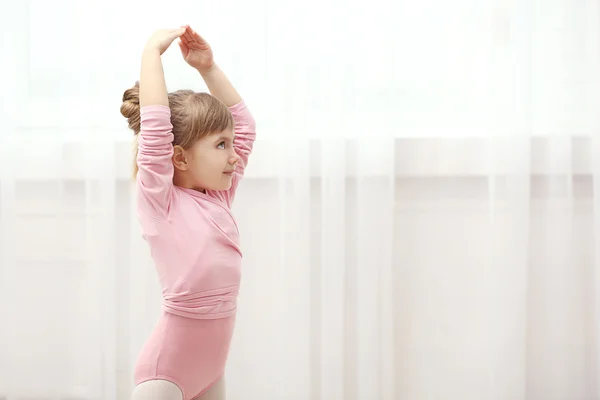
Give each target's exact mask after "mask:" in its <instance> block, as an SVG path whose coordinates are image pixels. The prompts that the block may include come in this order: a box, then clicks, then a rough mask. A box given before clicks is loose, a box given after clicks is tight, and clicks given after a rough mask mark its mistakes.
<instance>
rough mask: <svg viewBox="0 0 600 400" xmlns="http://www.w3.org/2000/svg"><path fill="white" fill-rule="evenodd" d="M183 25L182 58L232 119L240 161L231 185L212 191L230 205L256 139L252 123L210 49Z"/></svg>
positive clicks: (252, 119) (235, 145) (242, 102)
mask: <svg viewBox="0 0 600 400" xmlns="http://www.w3.org/2000/svg"><path fill="white" fill-rule="evenodd" d="M185 28H186V31H185V33H184V34H183V35H182V36H181V42H180V43H179V47H180V48H181V53H182V55H183V58H184V59H185V61H186V62H187V63H188V64H189V65H190V66H192V67H194V68H195V69H196V70H198V72H199V73H200V75H201V76H202V79H204V82H205V83H206V86H207V87H208V90H209V91H210V93H211V94H212V95H213V96H215V97H216V98H217V99H219V100H221V101H222V102H223V103H224V104H225V105H226V106H227V107H229V110H230V111H231V114H232V115H233V119H234V121H235V139H234V142H233V146H234V148H235V151H236V153H237V154H238V155H239V156H240V161H239V162H238V163H237V165H236V170H235V174H234V176H233V180H232V183H231V188H230V189H229V190H227V191H224V192H216V193H215V195H216V196H218V197H220V198H221V199H222V200H223V201H225V202H226V203H227V204H228V205H229V206H231V204H232V203H233V198H234V197H235V191H236V189H237V186H238V184H239V182H240V180H241V179H242V177H243V176H244V171H245V169H246V166H247V165H248V158H249V157H250V153H252V148H253V146H254V141H255V139H256V122H255V120H254V117H253V116H252V114H251V113H250V110H249V109H248V107H247V106H246V104H245V102H244V101H243V100H242V97H241V96H240V95H239V93H238V92H237V90H236V89H235V87H234V86H233V85H232V84H231V82H230V81H229V79H227V76H225V74H224V73H223V71H222V70H221V69H220V68H219V66H218V65H217V64H215V62H214V60H213V53H212V49H211V48H210V45H209V44H208V42H206V40H204V39H203V38H202V37H201V36H200V35H198V33H196V32H195V31H194V30H193V29H192V28H190V26H189V25H186V26H185Z"/></svg>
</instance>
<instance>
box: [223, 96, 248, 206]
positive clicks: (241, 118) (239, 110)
mask: <svg viewBox="0 0 600 400" xmlns="http://www.w3.org/2000/svg"><path fill="white" fill-rule="evenodd" d="M229 110H230V111H231V114H232V115H233V119H234V121H235V127H234V131H235V139H234V141H233V147H234V149H235V151H236V153H237V154H238V155H239V156H240V160H239V161H238V163H237V165H236V169H235V172H234V175H233V179H232V182H231V188H229V190H225V191H220V192H212V194H213V195H214V196H215V197H218V198H220V199H221V200H222V201H223V202H225V204H227V206H229V207H231V205H232V204H233V199H234V197H235V192H236V190H237V187H238V185H239V183H240V181H241V180H242V178H243V176H244V172H245V170H246V166H247V165H248V158H249V157H250V154H251V153H252V148H253V147H254V141H255V140H256V121H255V120H254V117H253V116H252V114H251V113H250V110H249V109H248V107H247V105H246V103H245V102H244V101H242V102H240V103H238V104H236V105H234V106H231V107H229Z"/></svg>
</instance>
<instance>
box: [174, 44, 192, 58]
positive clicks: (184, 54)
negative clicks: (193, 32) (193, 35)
mask: <svg viewBox="0 0 600 400" xmlns="http://www.w3.org/2000/svg"><path fill="white" fill-rule="evenodd" d="M177 44H179V48H180V49H181V54H182V55H183V56H184V57H187V55H188V52H189V51H190V50H189V49H188V47H187V46H186V45H185V43H183V42H177Z"/></svg>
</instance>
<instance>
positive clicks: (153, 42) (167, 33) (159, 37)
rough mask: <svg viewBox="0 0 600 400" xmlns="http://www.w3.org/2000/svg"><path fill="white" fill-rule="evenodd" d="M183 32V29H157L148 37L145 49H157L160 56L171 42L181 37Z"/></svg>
mask: <svg viewBox="0 0 600 400" xmlns="http://www.w3.org/2000/svg"><path fill="white" fill-rule="evenodd" d="M184 32H185V28H183V27H182V28H179V29H159V30H157V31H156V32H154V33H153V34H152V36H150V39H148V42H147V43H146V48H150V49H157V50H158V51H159V52H160V54H161V55H162V54H163V53H164V52H165V51H166V50H167V49H168V48H169V46H170V45H171V43H173V40H175V39H177V38H178V37H181V35H183V34H184Z"/></svg>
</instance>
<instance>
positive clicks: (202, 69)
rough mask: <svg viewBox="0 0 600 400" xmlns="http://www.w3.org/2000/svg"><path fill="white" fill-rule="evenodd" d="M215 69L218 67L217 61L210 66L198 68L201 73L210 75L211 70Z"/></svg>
mask: <svg viewBox="0 0 600 400" xmlns="http://www.w3.org/2000/svg"><path fill="white" fill-rule="evenodd" d="M215 69H217V64H215V63H212V65H210V66H209V67H202V68H197V70H198V72H199V73H200V75H208V74H210V73H211V72H213V71H214V70H215Z"/></svg>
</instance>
